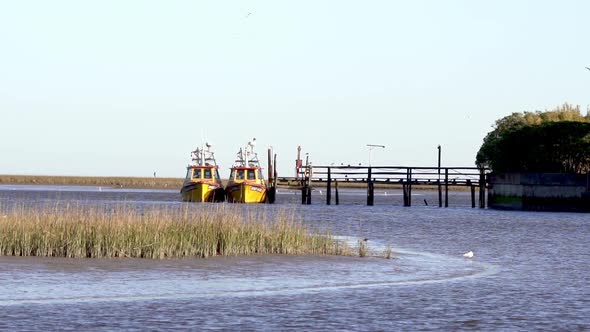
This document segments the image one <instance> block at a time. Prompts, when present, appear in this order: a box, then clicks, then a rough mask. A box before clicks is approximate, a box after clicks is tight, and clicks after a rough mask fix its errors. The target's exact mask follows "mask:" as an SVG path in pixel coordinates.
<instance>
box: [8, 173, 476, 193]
mask: <svg viewBox="0 0 590 332" xmlns="http://www.w3.org/2000/svg"><path fill="white" fill-rule="evenodd" d="M183 181H184V179H183V178H158V177H124V176H55V175H7V174H3V175H0V185H6V184H13V185H47V186H92V187H112V188H133V189H178V190H180V188H181V187H182V183H183ZM226 182H227V180H223V183H224V184H225V183H226ZM325 186H326V185H325V183H317V184H314V187H319V188H323V187H325ZM278 187H279V188H289V186H286V183H284V182H281V181H279V183H278ZM338 187H339V188H358V189H363V188H366V187H367V184H366V183H357V182H338ZM291 188H293V189H295V188H294V187H291ZM375 188H376V189H400V190H401V188H402V186H401V184H387V185H385V184H375ZM413 188H414V189H415V190H428V191H436V190H437V186H424V185H414V186H413ZM442 189H443V191H444V185H443V187H442ZM449 190H450V191H468V190H469V187H466V186H465V187H463V186H462V187H459V186H449Z"/></svg>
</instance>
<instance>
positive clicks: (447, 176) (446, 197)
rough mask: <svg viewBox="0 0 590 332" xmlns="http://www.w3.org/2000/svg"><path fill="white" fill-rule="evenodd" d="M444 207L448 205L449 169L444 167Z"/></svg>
mask: <svg viewBox="0 0 590 332" xmlns="http://www.w3.org/2000/svg"><path fill="white" fill-rule="evenodd" d="M445 207H446V208H447V207H449V169H448V168H445Z"/></svg>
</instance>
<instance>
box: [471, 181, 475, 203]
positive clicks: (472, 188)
mask: <svg viewBox="0 0 590 332" xmlns="http://www.w3.org/2000/svg"><path fill="white" fill-rule="evenodd" d="M474 207H475V186H474V185H471V208H474Z"/></svg>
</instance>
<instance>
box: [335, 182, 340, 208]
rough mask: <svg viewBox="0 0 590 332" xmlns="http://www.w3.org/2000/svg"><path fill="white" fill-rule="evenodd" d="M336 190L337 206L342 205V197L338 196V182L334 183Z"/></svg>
mask: <svg viewBox="0 0 590 332" xmlns="http://www.w3.org/2000/svg"><path fill="white" fill-rule="evenodd" d="M334 190H335V191H336V192H335V194H336V196H335V197H334V198H335V199H336V202H335V203H336V205H339V204H340V196H338V181H334Z"/></svg>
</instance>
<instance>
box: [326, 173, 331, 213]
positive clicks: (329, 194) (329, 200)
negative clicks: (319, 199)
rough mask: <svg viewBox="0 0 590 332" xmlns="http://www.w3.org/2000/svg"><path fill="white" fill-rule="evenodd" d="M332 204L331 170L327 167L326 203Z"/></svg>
mask: <svg viewBox="0 0 590 332" xmlns="http://www.w3.org/2000/svg"><path fill="white" fill-rule="evenodd" d="M330 204H332V172H331V171H330V167H328V183H326V205H330Z"/></svg>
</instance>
